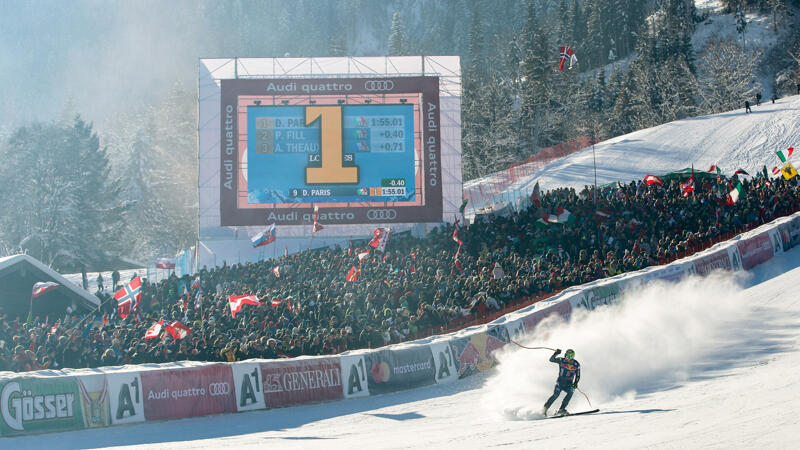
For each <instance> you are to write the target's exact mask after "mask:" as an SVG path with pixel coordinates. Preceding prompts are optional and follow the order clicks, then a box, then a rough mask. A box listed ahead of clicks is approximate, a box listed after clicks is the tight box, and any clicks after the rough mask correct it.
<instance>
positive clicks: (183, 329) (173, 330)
mask: <svg viewBox="0 0 800 450" xmlns="http://www.w3.org/2000/svg"><path fill="white" fill-rule="evenodd" d="M164 331H166V332H167V333H169V334H170V335H171V336H172V339H175V340H176V341H177V340H179V339H183V338H185V337H186V336H188V335H189V333H191V332H192V329H191V328H189V327H187V326H186V325H184V324H182V323H180V322H178V321H177V320H176V321H175V322H172V323H171V324H169V325H167V326H166V327H164Z"/></svg>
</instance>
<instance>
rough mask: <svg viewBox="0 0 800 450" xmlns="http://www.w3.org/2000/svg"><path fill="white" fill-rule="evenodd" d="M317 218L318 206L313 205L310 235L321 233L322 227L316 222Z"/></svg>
mask: <svg viewBox="0 0 800 450" xmlns="http://www.w3.org/2000/svg"><path fill="white" fill-rule="evenodd" d="M318 217H319V206H317V205H314V228H313V229H312V230H311V234H314V233H316V232H317V231H321V230H322V228H323V226H322V225H320V224H319V222H317V218H318Z"/></svg>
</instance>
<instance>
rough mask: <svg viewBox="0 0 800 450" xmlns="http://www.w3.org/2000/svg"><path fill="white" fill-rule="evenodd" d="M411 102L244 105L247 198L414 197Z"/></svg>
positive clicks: (333, 199) (291, 200) (277, 200)
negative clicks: (245, 119) (385, 103)
mask: <svg viewBox="0 0 800 450" xmlns="http://www.w3.org/2000/svg"><path fill="white" fill-rule="evenodd" d="M414 122H415V121H414V106H413V105H408V104H399V105H343V106H339V105H319V106H317V105H314V106H311V105H304V106H248V108H247V130H248V131H247V198H248V203H254V204H264V203H278V204H281V203H308V202H313V203H315V204H323V203H355V202H387V201H390V202H413V201H414V200H415V198H416V192H417V185H416V182H415V180H416V147H415V142H414V140H415V139H414V131H415V123H414Z"/></svg>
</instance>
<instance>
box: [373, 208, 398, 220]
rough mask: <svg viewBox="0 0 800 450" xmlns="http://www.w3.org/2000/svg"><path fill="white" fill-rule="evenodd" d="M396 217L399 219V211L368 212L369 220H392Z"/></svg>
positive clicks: (377, 210)
mask: <svg viewBox="0 0 800 450" xmlns="http://www.w3.org/2000/svg"><path fill="white" fill-rule="evenodd" d="M396 217H397V210H395V209H370V210H367V219H369V220H392V219H394V218H396Z"/></svg>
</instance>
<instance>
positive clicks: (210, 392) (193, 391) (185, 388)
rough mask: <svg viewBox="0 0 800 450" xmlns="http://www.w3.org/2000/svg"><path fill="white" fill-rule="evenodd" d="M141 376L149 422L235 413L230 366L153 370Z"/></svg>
mask: <svg viewBox="0 0 800 450" xmlns="http://www.w3.org/2000/svg"><path fill="white" fill-rule="evenodd" d="M140 376H141V378H142V392H143V393H144V396H145V397H144V416H145V418H146V419H147V420H163V419H180V418H183V417H194V416H205V415H208V414H219V413H225V412H235V411H236V401H235V399H234V392H233V372H232V371H231V368H230V366H228V365H225V364H214V365H209V366H199V367H189V368H182V369H170V370H151V371H144V372H140Z"/></svg>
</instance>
